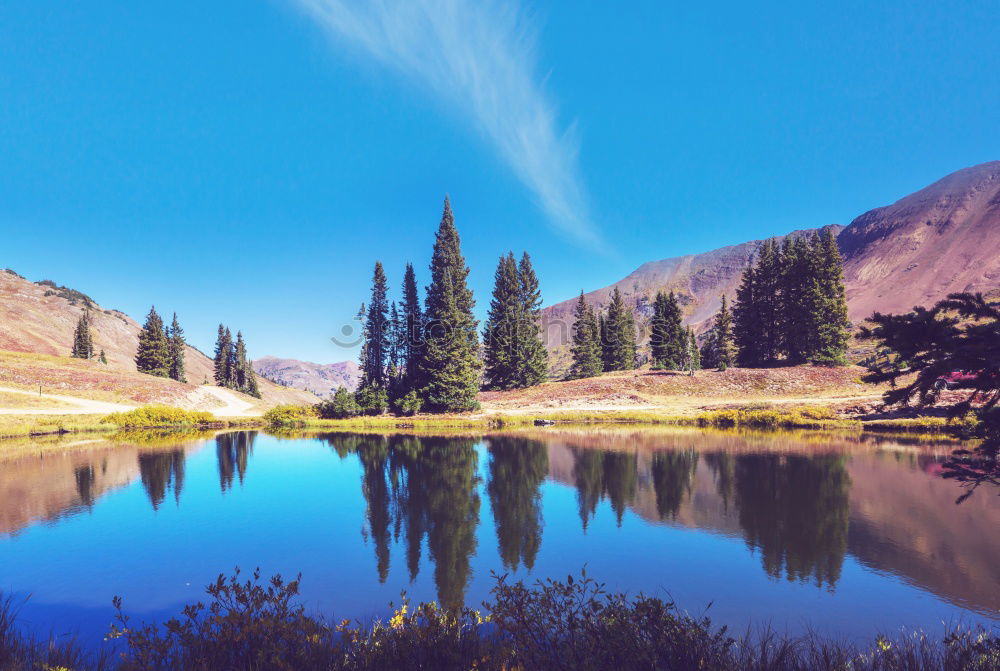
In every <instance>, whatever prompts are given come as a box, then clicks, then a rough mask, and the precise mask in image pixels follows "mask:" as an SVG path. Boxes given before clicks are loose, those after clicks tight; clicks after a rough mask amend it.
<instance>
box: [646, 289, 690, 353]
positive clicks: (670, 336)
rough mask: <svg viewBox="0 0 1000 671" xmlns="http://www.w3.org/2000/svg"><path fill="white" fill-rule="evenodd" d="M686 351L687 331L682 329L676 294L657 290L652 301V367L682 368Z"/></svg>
mask: <svg viewBox="0 0 1000 671" xmlns="http://www.w3.org/2000/svg"><path fill="white" fill-rule="evenodd" d="M686 351H687V331H686V330H685V329H684V326H683V321H682V316H681V307H680V304H679V303H678V302H677V296H676V295H675V294H674V292H673V291H671V292H670V293H669V294H666V293H663V292H662V291H660V292H657V294H656V298H655V299H654V301H653V319H652V333H651V335H650V358H651V359H652V360H653V367H654V368H664V369H668V370H674V369H677V368H683V366H684V361H685V352H686Z"/></svg>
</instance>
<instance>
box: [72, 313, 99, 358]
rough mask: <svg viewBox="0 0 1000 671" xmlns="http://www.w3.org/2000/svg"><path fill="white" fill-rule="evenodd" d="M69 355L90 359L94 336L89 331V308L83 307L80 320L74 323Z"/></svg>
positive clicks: (92, 352) (92, 353)
mask: <svg viewBox="0 0 1000 671" xmlns="http://www.w3.org/2000/svg"><path fill="white" fill-rule="evenodd" d="M101 353H102V354H103V353H104V350H101ZM71 356H73V357H74V358H77V359H90V358H92V357H93V356H94V338H93V336H92V335H91V333H90V310H86V309H85V310H84V311H83V314H82V315H80V321H78V322H77V323H76V330H75V331H74V332H73V351H72V354H71ZM104 363H107V361H106V360H105V361H104Z"/></svg>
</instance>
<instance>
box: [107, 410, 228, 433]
mask: <svg viewBox="0 0 1000 671" xmlns="http://www.w3.org/2000/svg"><path fill="white" fill-rule="evenodd" d="M216 421H217V420H216V419H215V415H213V414H212V413H210V412H204V411H195V410H182V409H181V408H173V407H171V406H168V405H147V406H145V407H143V408H136V409H135V410H129V411H128V412H116V413H112V414H110V415H108V416H107V417H105V418H104V419H102V420H101V423H102V424H114V425H116V426H119V427H121V428H123V429H152V428H158V427H165V426H199V425H203V424H212V423H213V422H216Z"/></svg>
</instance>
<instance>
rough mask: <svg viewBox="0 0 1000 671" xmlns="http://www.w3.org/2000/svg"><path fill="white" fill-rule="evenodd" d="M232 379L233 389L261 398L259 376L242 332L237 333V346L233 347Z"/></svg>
mask: <svg viewBox="0 0 1000 671" xmlns="http://www.w3.org/2000/svg"><path fill="white" fill-rule="evenodd" d="M232 379H233V384H232V388H233V389H235V390H236V391H241V392H243V393H244V394H248V395H250V396H255V397H257V398H260V390H259V389H258V386H257V376H256V375H255V374H254V372H253V366H252V364H251V363H250V360H249V359H248V358H247V346H246V341H244V340H243V333H242V332H241V331H237V332H236V345H235V346H234V347H233V374H232Z"/></svg>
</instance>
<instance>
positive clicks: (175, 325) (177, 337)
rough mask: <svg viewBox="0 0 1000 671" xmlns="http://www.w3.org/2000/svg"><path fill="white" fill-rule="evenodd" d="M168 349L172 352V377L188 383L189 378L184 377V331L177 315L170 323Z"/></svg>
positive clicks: (175, 314)
mask: <svg viewBox="0 0 1000 671" xmlns="http://www.w3.org/2000/svg"><path fill="white" fill-rule="evenodd" d="M168 340H169V342H168V344H167V346H168V349H169V351H170V377H171V378H172V379H174V380H177V381H178V382H187V378H186V377H185V376H184V345H185V344H186V343H185V340H184V329H182V328H181V325H180V322H178V321H177V313H176V312H175V313H174V319H173V321H172V322H171V323H170V330H169V335H168Z"/></svg>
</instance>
